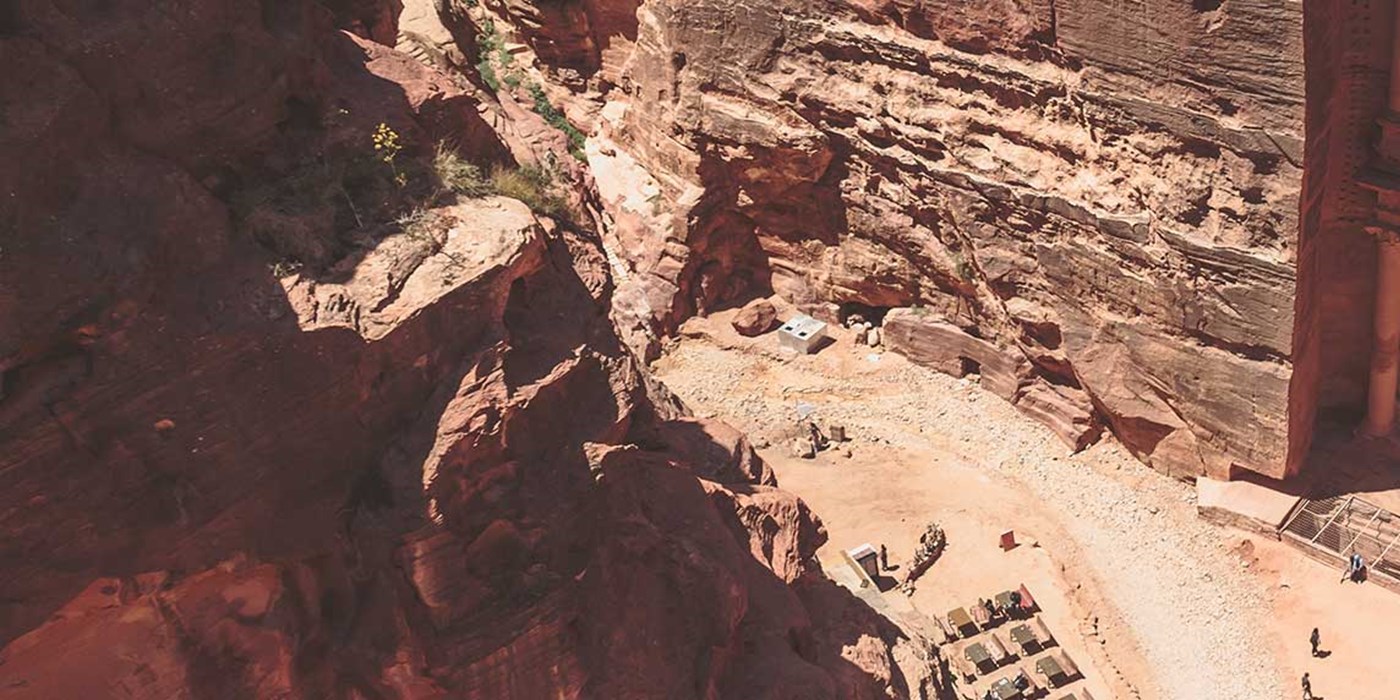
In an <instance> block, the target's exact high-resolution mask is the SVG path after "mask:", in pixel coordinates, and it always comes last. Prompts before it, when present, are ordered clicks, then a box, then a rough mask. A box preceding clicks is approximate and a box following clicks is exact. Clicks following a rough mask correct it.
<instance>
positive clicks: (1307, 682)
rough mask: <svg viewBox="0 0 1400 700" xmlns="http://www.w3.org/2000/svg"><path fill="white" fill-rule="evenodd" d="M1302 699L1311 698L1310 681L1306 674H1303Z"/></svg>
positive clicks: (1307, 699) (1310, 699) (1308, 699)
mask: <svg viewBox="0 0 1400 700" xmlns="http://www.w3.org/2000/svg"><path fill="white" fill-rule="evenodd" d="M1303 700H1313V694H1312V681H1311V680H1308V674H1306V673H1304V674H1303Z"/></svg>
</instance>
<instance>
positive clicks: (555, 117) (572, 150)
mask: <svg viewBox="0 0 1400 700" xmlns="http://www.w3.org/2000/svg"><path fill="white" fill-rule="evenodd" d="M528 89H529V91H530V97H531V98H533V99H534V100H535V114H538V115H540V116H541V117H544V120H545V122H547V123H548V124H549V125H550V126H552V127H554V128H556V129H558V130H560V131H562V132H564V135H565V136H567V137H568V138H569V155H572V156H573V157H574V158H576V159H578V160H579V161H585V160H587V158H586V157H585V156H584V153H583V145H584V140H585V139H584V136H583V132H582V131H579V130H578V127H576V126H574V125H573V124H572V123H570V122H569V118H568V117H565V116H564V113H563V112H561V111H559V108H557V107H555V106H554V105H553V104H550V102H549V97H548V96H547V95H545V94H544V88H542V87H540V86H539V85H537V84H535V83H530V87H529V88H528Z"/></svg>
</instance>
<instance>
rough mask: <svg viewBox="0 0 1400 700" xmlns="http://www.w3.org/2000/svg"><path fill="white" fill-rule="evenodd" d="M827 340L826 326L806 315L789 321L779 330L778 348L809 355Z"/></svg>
mask: <svg viewBox="0 0 1400 700" xmlns="http://www.w3.org/2000/svg"><path fill="white" fill-rule="evenodd" d="M825 338H826V324H825V323H822V322H821V321H818V320H817V319H815V318H812V317H811V316H808V315H806V314H798V315H796V316H793V317H792V318H790V319H788V322H787V323H784V324H783V327H782V328H779V329H778V347H781V348H785V349H787V350H791V351H793V352H795V353H798V354H802V355H807V354H811V353H812V351H814V350H816V349H817V346H818V345H819V344H820V343H821V342H822V340H823V339H825Z"/></svg>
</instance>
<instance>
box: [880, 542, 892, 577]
mask: <svg viewBox="0 0 1400 700" xmlns="http://www.w3.org/2000/svg"><path fill="white" fill-rule="evenodd" d="M880 570H881V571H889V570H890V552H889V550H888V549H885V545H883V544H882V545H880Z"/></svg>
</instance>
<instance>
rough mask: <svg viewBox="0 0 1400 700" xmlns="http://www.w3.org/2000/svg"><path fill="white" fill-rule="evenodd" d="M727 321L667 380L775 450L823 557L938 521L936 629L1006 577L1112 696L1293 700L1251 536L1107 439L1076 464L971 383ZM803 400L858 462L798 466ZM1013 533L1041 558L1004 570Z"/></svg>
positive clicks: (831, 460)
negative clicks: (1029, 591)
mask: <svg viewBox="0 0 1400 700" xmlns="http://www.w3.org/2000/svg"><path fill="white" fill-rule="evenodd" d="M727 318H728V315H727V314H721V315H717V316H714V317H711V318H709V319H696V320H694V321H692V322H691V324H690V325H689V326H688V329H687V335H688V336H689V337H688V338H686V339H684V340H682V341H681V342H679V343H678V344H677V345H675V346H673V347H671V348H670V349H669V351H668V352H667V354H666V355H665V356H664V357H663V358H662V359H661V360H659V361H658V363H657V367H656V368H657V370H658V372H659V373H660V376H661V377H662V379H663V380H665V381H666V383H667V384H668V385H669V386H671V387H672V388H673V389H674V390H675V391H676V392H677V394H679V395H680V396H681V397H683V398H684V399H685V400H686V401H687V402H688V403H689V404H690V405H691V406H692V407H693V408H694V409H695V410H696V411H697V412H701V413H712V414H715V415H719V416H721V417H723V418H724V419H726V420H729V421H730V422H732V423H734V424H735V425H736V426H737V427H739V428H740V429H742V430H745V431H747V432H749V433H750V434H751V435H753V436H754V437H755V439H756V441H757V442H758V444H760V445H763V444H764V443H765V442H768V443H771V445H772V446H771V447H768V448H767V449H764V450H763V453H764V456H765V457H766V458H768V459H769V460H770V461H771V462H772V463H773V464H774V467H775V469H776V470H777V471H778V475H779V479H780V483H782V484H783V486H784V487H785V488H788V489H790V490H792V491H794V492H796V493H797V494H799V495H800V496H802V497H803V498H804V499H806V500H808V501H809V502H810V503H811V504H812V506H813V507H814V509H815V510H816V511H817V512H818V513H819V514H820V515H821V516H822V517H823V519H824V520H825V521H826V522H827V524H828V527H829V529H830V531H831V534H832V541H831V543H830V544H829V545H828V548H829V551H827V552H824V553H823V558H824V559H827V560H830V559H831V556H830V555H831V552H832V551H836V548H839V547H843V546H851V545H853V544H856V543H858V542H860V541H866V540H870V541H884V542H888V543H889V546H890V551H891V554H892V555H899V556H900V557H902V556H905V555H907V554H908V553H909V552H911V551H912V548H913V542H914V541H915V538H917V536H918V533H919V532H920V531H922V528H923V526H924V524H925V523H926V522H927V521H928V520H929V519H940V518H941V522H943V524H944V525H945V528H947V529H948V530H949V536H950V550H949V553H948V555H947V556H946V557H945V559H946V561H941V562H940V563H939V564H938V565H936V566H935V567H934V570H933V571H932V572H931V573H930V574H929V576H931V577H934V579H935V581H936V582H935V583H930V584H928V585H921V587H920V591H919V593H918V594H916V596H915V598H914V602H915V604H916V605H919V606H920V607H921V608H923V609H924V610H923V611H924V612H925V613H926V614H929V615H934V614H938V613H940V612H942V611H943V610H944V608H941V607H940V606H943V605H946V604H948V603H950V602H955V601H950V600H948V597H949V596H951V595H952V588H956V581H957V579H958V576H960V575H962V574H959V573H958V572H962V571H965V570H966V571H982V570H985V569H988V568H989V567H990V568H991V569H993V570H994V569H996V567H1004V566H1007V565H1011V566H1013V567H1015V569H1014V570H1016V571H1018V572H1024V575H1025V577H1026V578H1027V579H1031V580H1036V581H1039V582H1040V584H1039V585H1041V586H1054V587H1055V588H1056V590H1055V591H1053V595H1051V596H1050V599H1051V600H1053V601H1057V602H1055V603H1054V604H1053V605H1052V606H1051V607H1055V608H1057V610H1055V611H1053V612H1054V613H1055V614H1054V615H1053V616H1052V617H1053V618H1056V619H1052V620H1051V623H1052V625H1055V624H1056V622H1058V625H1057V626H1058V627H1059V628H1060V629H1058V630H1057V635H1058V636H1061V637H1066V636H1071V637H1074V639H1075V641H1074V644H1073V646H1068V645H1067V649H1068V650H1070V651H1071V652H1074V651H1075V650H1076V649H1083V650H1085V651H1084V652H1082V653H1087V654H1089V656H1090V659H1091V661H1092V662H1093V665H1094V666H1095V667H1096V669H1097V671H1098V674H1099V675H1101V676H1102V678H1101V680H1100V683H1102V684H1103V685H1104V686H1106V687H1111V688H1113V689H1114V694H1116V695H1119V696H1121V697H1134V696H1138V697H1143V698H1171V699H1177V698H1200V699H1211V700H1233V699H1239V700H1261V699H1267V698H1279V697H1285V695H1284V690H1283V685H1282V682H1283V681H1284V678H1283V673H1282V672H1281V671H1280V670H1279V669H1280V668H1281V666H1282V665H1283V664H1280V663H1279V662H1278V660H1277V659H1276V658H1275V652H1276V651H1277V650H1278V647H1279V642H1278V635H1277V633H1276V631H1275V630H1276V628H1277V621H1272V620H1271V607H1272V596H1271V595H1270V592H1269V586H1270V582H1269V581H1268V580H1266V577H1260V576H1257V575H1255V574H1254V573H1253V572H1250V571H1248V570H1246V569H1245V568H1244V567H1245V564H1243V563H1242V560H1241V557H1240V555H1239V553H1238V552H1237V545H1238V544H1239V543H1240V542H1241V541H1242V537H1243V536H1241V535H1238V534H1234V533H1230V532H1227V531H1225V530H1221V529H1219V528H1216V527H1214V526H1212V525H1209V524H1207V523H1205V522H1203V521H1201V520H1200V519H1198V518H1197V516H1196V513H1195V506H1194V497H1193V491H1192V489H1191V487H1190V486H1189V485H1187V484H1184V483H1181V482H1178V481H1174V480H1170V479H1167V478H1164V477H1161V476H1160V475H1158V474H1156V473H1154V472H1152V471H1150V470H1148V469H1147V468H1145V467H1143V466H1142V465H1141V464H1140V463H1138V462H1136V461H1135V460H1133V459H1132V457H1131V456H1130V455H1128V454H1126V453H1125V452H1124V451H1123V450H1122V449H1121V448H1120V447H1118V446H1117V445H1116V444H1115V443H1113V442H1112V441H1111V440H1110V441H1105V442H1104V443H1101V444H1100V445H1098V446H1096V447H1094V448H1091V449H1090V450H1087V451H1085V452H1084V453H1081V454H1079V455H1073V456H1071V455H1069V453H1068V450H1067V448H1066V447H1065V446H1064V445H1063V444H1062V443H1060V442H1059V441H1057V440H1056V439H1055V438H1054V436H1053V435H1052V434H1051V433H1050V432H1049V431H1048V430H1046V429H1044V428H1043V427H1041V426H1039V425H1038V424H1036V423H1034V422H1032V421H1030V420H1028V419H1026V418H1024V417H1023V416H1021V415H1020V414H1019V413H1018V412H1017V411H1016V410H1015V409H1014V408H1012V407H1011V406H1009V405H1008V404H1006V403H1004V402H1002V401H1000V400H998V399H997V398H995V397H994V396H992V395H990V394H987V393H985V392H983V391H982V390H981V388H980V387H979V386H978V385H977V383H976V382H975V381H969V380H958V379H954V378H951V377H948V376H946V375H941V374H938V373H935V372H932V371H930V370H927V369H924V368H921V367H916V366H913V365H911V364H909V363H908V362H907V361H905V360H903V358H901V357H899V356H896V355H893V354H890V353H878V352H872V351H871V350H870V349H869V348H858V347H855V346H853V345H852V344H851V343H850V342H849V340H848V339H846V338H844V337H839V338H838V342H837V343H836V344H834V345H832V346H831V347H828V348H826V349H825V350H823V351H822V352H820V353H818V354H816V355H813V356H804V357H797V358H791V359H787V358H784V357H783V356H781V355H779V354H778V353H777V352H776V339H775V338H774V337H773V336H772V335H769V336H765V337H761V338H758V339H753V340H749V339H744V338H740V337H739V336H737V335H736V334H734V333H733V332H732V330H730V329H729V326H728V323H727ZM838 335H839V331H838ZM799 403H807V404H810V405H812V406H813V407H815V409H816V411H817V415H818V416H820V417H821V418H822V419H824V420H827V421H835V422H838V423H842V424H844V425H845V426H846V427H847V431H848V433H849V434H850V435H851V437H852V440H851V442H850V443H848V444H849V445H850V446H851V455H850V456H849V457H846V456H845V455H844V449H842V450H835V451H828V452H824V453H823V454H822V456H821V457H820V458H819V459H817V460H814V461H808V460H797V459H793V458H792V457H791V456H790V450H789V448H788V441H787V436H788V435H789V434H790V432H791V430H792V427H793V425H794V423H795V418H796V408H797V405H798V404H799ZM1003 527H1014V528H1015V529H1016V530H1017V531H1018V532H1020V533H1022V537H1023V538H1030V539H1034V540H1035V541H1036V542H1037V543H1038V546H1034V547H1023V548H1022V549H1021V550H1016V551H1013V552H1012V553H1011V554H1012V555H1015V556H1016V557H1019V558H1020V559H1019V560H1015V559H1011V558H1003V559H995V558H993V555H991V554H989V553H988V551H989V550H990V549H992V546H991V543H992V542H993V541H994V540H993V539H992V538H993V534H994V533H995V532H997V531H999V529H1001V528H1003ZM959 537H961V538H963V540H962V543H960V541H959ZM969 540H971V541H969ZM1261 546H1266V547H1267V545H1261ZM959 547H962V548H963V549H962V550H961V551H960V550H959ZM892 558H894V557H892ZM959 558H961V559H962V564H959V563H958V560H959ZM982 561H985V562H988V563H987V564H986V565H982V564H978V563H977V562H982ZM1008 562H1009V564H1008ZM1003 575H1005V574H1003ZM973 578H975V576H974V577H973ZM945 582H946V585H945ZM976 585H980V586H986V585H990V584H987V583H983V582H980V581H979V582H977V584H976ZM940 587H943V588H945V589H947V590H945V591H943V592H940V590H939V589H940ZM941 593H946V594H947V595H942V597H940V595H941ZM1038 595H1042V594H1038ZM1059 601H1063V603H1061V602H1059ZM958 604H961V603H958ZM1049 612H1052V611H1049V610H1047V613H1049ZM1271 622H1273V623H1274V626H1272V627H1271ZM1076 625H1077V627H1078V629H1072V628H1073V627H1075V626H1076ZM1290 665H1291V664H1290ZM1290 673H1291V669H1290ZM1292 683H1296V680H1294V681H1292V682H1291V683H1290V685H1291V684H1292ZM1095 687H1098V686H1097V684H1096V686H1095ZM1290 695H1291V693H1290ZM1349 697H1362V696H1360V695H1355V696H1349ZM1377 697H1381V696H1377Z"/></svg>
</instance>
